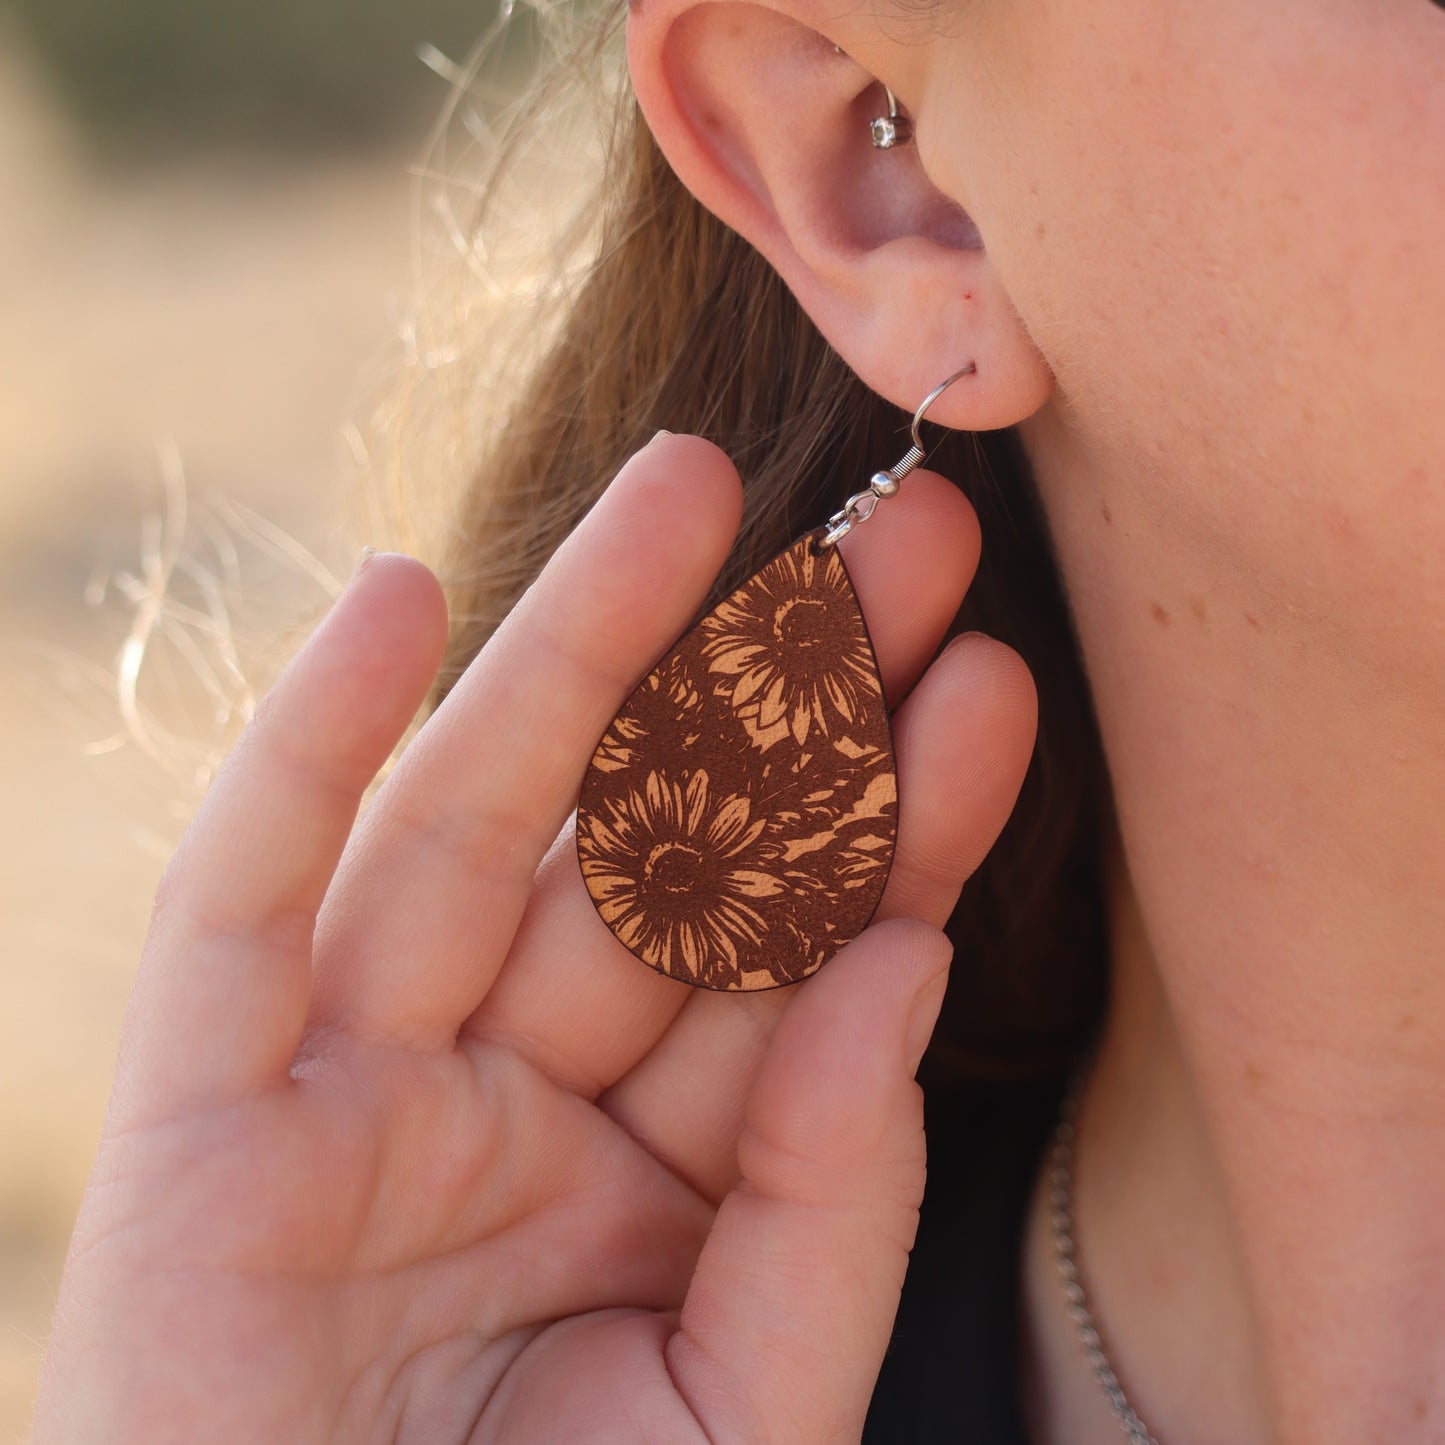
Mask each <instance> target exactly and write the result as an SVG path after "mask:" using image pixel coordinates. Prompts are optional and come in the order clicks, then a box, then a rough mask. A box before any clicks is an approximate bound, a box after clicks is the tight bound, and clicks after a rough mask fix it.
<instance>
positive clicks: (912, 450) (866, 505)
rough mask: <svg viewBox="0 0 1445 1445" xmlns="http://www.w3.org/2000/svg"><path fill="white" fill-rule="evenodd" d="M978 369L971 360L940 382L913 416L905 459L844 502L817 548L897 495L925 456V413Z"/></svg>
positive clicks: (840, 536) (838, 537) (845, 532)
mask: <svg viewBox="0 0 1445 1445" xmlns="http://www.w3.org/2000/svg"><path fill="white" fill-rule="evenodd" d="M977 370H978V363H977V362H973V361H970V362H969V363H968V365H967V366H961V367H959V369H958V370H957V371H955V372H954V373H953V375H952V376H950V377H948V378H946V379H945V380H943V381H940V382H939V383H938V385H937V386H935V387H934V388H933V390H932V391H930V392H929V393H928V395H927V396H925V397H924V398H923V401H922V403H921V404H920V405H919V408H918V410H917V411H916V412H914V413H913V424H912V426H911V427H910V433H911V435H912V437H913V445H912V446H911V447H909V449H908V450H907V451H906V452H905V453H904V454H903V456H902V458H901V459H900V460H899V461H897V462H895V463H894V464H893V465H892V466H891V467H889V468H888V470H887V471H886V472H874V473H873V475H872V476H871V477H870V478H869V479H868V486H867V487H866V488H865V489H864V490H863V491H861V492H854V494H853V495H852V496H851V497H849V498H848V500H847V501H846V502H844V503H843V506H842V508H841V509H840V510H839V511H837V512H834V513H833V515H832V516H831V517H829V518H828V521H827V525H826V526H825V527H824V528H823V529H822V532H821V533H820V535H819V537H818V541H817V546H818V547H819V548H820V549H821V548H823V547H831V546H833V544H834V543H835V542H839V541H841V540H842V539H843V538H844V537H846V536H847V535H848V533H849V532H851V531H852V530H853V528H854V527H856V526H857V525H858V524H859V523H860V522H866V521H867V520H868V518H869V517H871V516H872V515H873V513H874V512H875V511H876V510H877V508H878V503H879V502H881V501H882V500H883V498H884V497H893V496H897V495H898V485H899V483H900V482H901V481H902V480H903V478H904V477H906V476H907V475H908V473H909V472H911V471H912V470H913V469H914V468H915V467H916V466H917V465H918V464H919V463H920V462H921V461H922V460H923V457H924V449H923V438H922V437H921V436H919V434H918V428H919V426H920V424H921V423H922V421H923V414H924V412H926V411H927V410H928V408H929V407H930V406H932V405H933V403H934V402H935V401H937V400H938V398H939V397H940V396H941V395H942V394H943V393H944V392H945V391H946V390H947V389H948V388H949V387H950V386H952V385H953V383H954V382H955V381H957V380H958V378H959V377H960V376H970V375H972V374H973V373H974V372H976V371H977Z"/></svg>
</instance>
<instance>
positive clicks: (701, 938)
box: [577, 769, 786, 987]
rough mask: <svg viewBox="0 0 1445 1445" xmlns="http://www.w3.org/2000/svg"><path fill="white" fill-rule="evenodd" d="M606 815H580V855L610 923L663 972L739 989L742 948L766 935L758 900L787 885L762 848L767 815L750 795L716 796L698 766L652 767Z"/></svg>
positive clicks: (607, 804)
mask: <svg viewBox="0 0 1445 1445" xmlns="http://www.w3.org/2000/svg"><path fill="white" fill-rule="evenodd" d="M603 812H604V813H605V816H603V815H602V814H599V813H588V814H585V815H582V814H579V816H578V822H577V826H578V834H577V851H578V855H579V857H580V859H581V863H582V875H583V877H584V878H585V879H586V881H587V888H588V892H589V893H590V894H591V895H592V898H593V901H594V902H595V903H596V905H597V911H598V912H599V913H600V914H601V915H602V917H603V919H604V921H605V922H606V923H607V924H608V926H609V927H610V928H611V929H612V931H613V932H614V933H615V934H616V935H617V936H618V938H620V939H621V940H622V942H623V943H624V944H626V946H627V947H628V948H629V949H631V950H632V951H633V952H634V953H635V954H637V955H638V957H640V958H642V959H644V960H645V961H646V962H647V963H649V964H651V965H652V966H653V967H654V968H657V969H660V970H661V971H662V972H664V973H668V974H672V975H673V976H674V977H676V978H685V979H694V980H702V981H704V982H706V983H708V984H709V985H711V986H712V987H725V986H728V985H729V984H732V985H733V986H736V981H737V980H738V978H739V963H738V950H739V948H740V947H741V948H743V949H744V951H745V952H748V953H751V952H754V951H756V949H757V948H758V946H759V944H760V943H761V941H762V940H763V938H764V937H765V936H766V934H767V931H768V925H767V922H766V920H765V918H764V916H763V914H762V913H761V912H760V911H759V909H758V906H757V905H758V904H759V903H760V902H762V901H764V900H767V899H772V898H777V897H779V896H780V895H782V894H783V893H784V892H785V891H786V885H785V884H784V883H783V881H782V879H781V878H779V877H778V876H777V875H776V874H775V873H774V872H772V871H771V870H770V868H769V867H768V866H767V864H768V850H767V849H766V846H765V845H764V846H762V847H760V846H759V840H760V839H761V838H762V835H763V829H764V822H765V820H764V819H762V818H754V817H753V816H752V804H751V802H750V801H749V800H748V798H747V797H745V796H742V795H740V794H730V795H728V796H726V797H722V798H714V797H712V796H711V795H710V793H709V787H708V776H707V773H706V772H705V771H702V770H701V769H699V770H698V771H696V772H693V773H692V774H691V775H690V776H686V778H685V781H684V782H679V781H677V780H674V779H671V778H669V777H667V776H666V775H665V774H664V773H662V772H659V771H657V770H656V769H654V770H653V771H651V772H649V773H648V775H647V781H646V782H645V783H644V784H643V785H642V786H641V787H640V788H637V787H633V788H629V789H627V790H626V791H625V792H623V793H620V794H618V795H617V796H615V797H610V798H607V799H606V800H605V801H604V803H603Z"/></svg>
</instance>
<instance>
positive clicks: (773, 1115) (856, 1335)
mask: <svg viewBox="0 0 1445 1445" xmlns="http://www.w3.org/2000/svg"><path fill="white" fill-rule="evenodd" d="M950 956H951V945H950V944H949V942H948V940H947V938H945V937H944V935H943V934H942V933H940V932H939V931H938V930H937V929H936V928H932V927H929V926H928V925H926V924H923V923H919V922H916V921H914V920H911V919H894V920H890V921H887V922H883V923H878V924H875V925H874V926H873V927H871V928H869V929H867V930H866V931H865V932H864V933H863V934H861V935H860V936H859V937H858V938H857V939H855V940H854V942H852V943H851V944H849V946H848V947H847V948H845V949H843V950H842V951H841V952H840V953H839V954H838V956H837V957H836V958H835V959H833V961H832V962H831V963H829V964H828V965H827V967H826V968H824V969H823V970H822V971H821V972H820V973H818V974H817V975H816V976H814V977H813V978H811V979H809V980H808V981H807V982H806V983H804V984H802V985H800V986H799V989H798V992H797V996H796V997H795V998H794V999H793V1001H792V1002H791V1004H790V1005H789V1007H788V1009H787V1011H786V1012H785V1013H784V1015H783V1018H782V1020H781V1022H780V1023H779V1025H778V1029H777V1032H776V1034H775V1035H774V1038H773V1041H772V1044H771V1046H770V1048H769V1051H768V1054H767V1056H766V1058H765V1059H764V1061H763V1064H762V1067H761V1069H760V1070H759V1072H758V1075H757V1079H756V1082H755V1084H754V1087H753V1092H752V1095H751V1097H750V1099H749V1101H748V1109H747V1116H746V1119H745V1122H744V1125H743V1132H742V1136H741V1138H740V1140H739V1143H738V1162H739V1167H740V1171H741V1175H742V1178H741V1180H740V1182H739V1184H738V1185H737V1187H736V1188H735V1189H734V1190H733V1191H732V1193H731V1194H729V1195H728V1196H727V1198H726V1199H725V1200H724V1201H723V1203H722V1206H721V1208H720V1209H719V1211H718V1215H717V1220H716V1223H715V1224H714V1227H713V1230H712V1233H711V1235H710V1236H709V1237H708V1241H707V1244H706V1245H705V1247H704V1248H703V1251H702V1255H701V1257H700V1258H699V1261H698V1265H697V1270H696V1273H695V1274H694V1276H693V1282H692V1286H691V1288H690V1290H689V1291H688V1295H687V1300H686V1303H685V1304H684V1306H683V1310H682V1315H681V1319H680V1321H679V1326H678V1330H677V1333H676V1334H675V1335H674V1336H673V1337H672V1339H671V1340H670V1341H669V1343H668V1346H667V1351H668V1367H669V1370H670V1372H671V1375H672V1378H673V1381H674V1383H675V1384H676V1386H677V1388H678V1389H679V1391H680V1392H681V1393H682V1395H683V1396H684V1398H685V1399H686V1400H687V1402H688V1404H689V1405H690V1406H691V1408H692V1410H693V1413H694V1414H695V1415H696V1417H697V1419H698V1421H699V1423H700V1424H701V1425H702V1426H703V1429H704V1430H705V1432H706V1435H707V1438H708V1439H709V1440H711V1441H714V1442H717V1445H723V1442H731V1441H759V1440H767V1441H768V1442H770V1445H774V1442H777V1445H782V1442H793V1441H798V1442H802V1441H808V1442H811V1441H830V1442H831V1441H838V1440H857V1439H858V1438H859V1436H860V1435H861V1434H862V1430H863V1419H864V1416H865V1414H866V1413H867V1409H868V1402H869V1399H870V1398H871V1396H872V1393H873V1387H874V1384H875V1382H876V1380H877V1377H878V1371H879V1368H880V1366H881V1365H882V1362H883V1354H884V1351H885V1350H886V1349H887V1347H888V1339H889V1335H890V1333H891V1332H892V1328H893V1321H894V1316H895V1315H896V1313H897V1310H898V1299H899V1293H900V1291H901V1290H902V1287H903V1275H904V1271H905V1269H906V1267H907V1263H908V1251H909V1250H910V1249H911V1248H912V1246H913V1237H914V1233H915V1231H916V1229H917V1224H918V1206H919V1203H920V1201H921V1200H922V1197H923V1179H924V1141H923V1096H922V1092H921V1090H920V1089H919V1087H918V1085H917V1084H916V1083H914V1080H913V1075H914V1072H915V1070H916V1069H917V1067H918V1061H919V1059H920V1058H921V1057H922V1054H923V1050H924V1047H925V1045H926V1044H927V1041H928V1036H929V1034H930V1033H931V1032H932V1030H933V1024H934V1021H935V1020H936V1019H937V1017H938V1010H939V1006H940V1005H941V1003H942V1001H943V989H944V984H945V982H946V980H947V976H948V972H947V971H948V961H949V958H950Z"/></svg>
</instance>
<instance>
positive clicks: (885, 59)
mask: <svg viewBox="0 0 1445 1445" xmlns="http://www.w3.org/2000/svg"><path fill="white" fill-rule="evenodd" d="M814 9H816V10H817V11H818V13H817V14H813V13H811V12H812V11H813V10H814ZM864 20H865V17H864V13H863V12H862V11H858V12H855V13H854V15H852V16H851V17H849V18H848V19H847V20H846V21H845V20H844V19H843V18H842V17H839V16H837V15H834V16H832V17H831V18H830V17H828V16H826V15H824V14H823V13H822V9H821V6H820V5H819V3H818V0H770V3H769V4H767V5H762V4H748V3H737V0H633V6H632V9H631V11H630V13H629V16H628V22H627V57H628V65H629V67H630V69H631V73H632V82H633V87H634V89H635V91H636V93H637V98H638V102H639V104H640V105H641V107H642V112H643V115H644V117H645V118H646V120H647V123H648V125H649V127H650V128H651V130H652V133H653V135H654V136H655V137H656V139H657V143H658V145H659V146H660V147H661V148H662V151H663V154H664V155H665V156H666V157H667V160H668V162H669V164H670V165H671V166H672V168H673V170H674V171H676V173H677V175H678V178H679V179H680V180H681V181H682V183H683V185H685V186H686V187H687V188H688V190H689V191H691V192H692V194H693V195H694V196H696V197H697V199H698V201H699V202H700V203H701V204H702V205H704V206H705V207H706V208H707V209H708V210H709V211H711V212H712V213H713V214H714V215H716V216H717V217H718V218H719V219H720V220H722V221H723V222H724V223H725V224H726V225H728V226H730V227H731V228H732V229H733V230H735V231H737V232H738V233H739V234H740V235H741V236H743V237H744V238H745V239H746V240H748V241H749V242H750V243H751V244H752V245H754V246H755V247H756V248H757V249H758V250H759V251H760V252H761V253H762V255H763V256H764V257H765V258H766V259H767V260H768V261H769V262H770V263H771V264H772V266H773V267H774V269H775V270H776V271H777V272H778V274H779V275H780V276H781V277H782V279H783V281H784V283H785V284H786V285H787V286H788V288H789V289H790V290H791V291H792V293H793V295H794V296H795V297H796V298H797V300H798V303H799V304H800V305H801V306H802V307H803V309H804V310H805V311H807V313H808V315H809V316H810V317H811V318H812V319H813V322H814V324H815V325H816V326H817V327H818V329H819V331H821V332H822V334H823V335H824V336H825V337H826V338H827V340H828V342H829V343H830V344H831V345H832V346H833V348H834V349H835V350H836V351H837V352H838V353H839V355H840V356H842V358H843V359H844V360H845V361H846V362H847V363H848V365H849V366H850V367H852V369H853V370H854V371H855V372H857V374H858V375H859V376H860V377H861V378H862V380H863V381H864V382H865V384H866V385H868V386H869V387H870V388H872V390H874V391H876V392H877V393H878V394H879V395H880V396H884V397H886V398H887V399H888V400H890V401H892V402H894V403H895V404H896V405H898V406H900V407H902V408H904V409H905V410H908V411H912V410H913V409H914V408H915V407H916V406H917V405H918V404H919V402H920V401H921V400H922V399H923V397H924V396H926V395H927V394H928V392H929V391H931V390H932V389H933V388H934V387H935V386H936V385H937V384H938V383H939V382H940V381H941V380H942V379H943V378H944V377H945V376H947V375H949V374H950V373H951V372H953V371H955V370H957V369H958V368H959V367H960V366H962V365H964V364H965V363H966V362H968V361H973V362H974V363H975V364H976V366H977V368H978V369H977V372H976V373H975V374H974V375H972V376H968V377H965V378H963V379H962V380H961V381H959V382H958V383H957V384H956V385H954V386H951V387H950V388H949V389H948V390H947V391H946V392H944V394H943V395H942V396H941V397H940V398H939V400H938V401H937V402H936V403H935V405H934V407H933V408H932V410H931V412H930V415H931V416H932V417H933V418H934V419H935V420H937V421H941V422H943V423H944V424H945V425H948V426H951V427H956V428H963V429H968V430H975V431H985V430H989V429H992V428H995V427H1003V426H1010V425H1012V424H1013V423H1014V422H1017V421H1020V420H1022V419H1023V418H1024V417H1027V416H1030V415H1031V414H1032V413H1033V412H1034V411H1036V410H1037V409H1038V408H1039V406H1041V405H1042V404H1043V402H1044V401H1045V400H1046V398H1047V397H1048V396H1049V394H1050V393H1051V391H1052V388H1053V377H1052V374H1051V373H1050V371H1049V368H1048V366H1047V364H1046V363H1045V361H1044V359H1043V357H1042V355H1041V354H1040V353H1039V351H1038V349H1037V348H1036V347H1035V346H1034V344H1033V342H1032V340H1031V339H1030V337H1029V335H1028V333H1027V331H1026V330H1025V329H1024V326H1023V323H1022V322H1021V321H1020V319H1019V316H1018V313H1017V312H1016V311H1015V309H1014V307H1013V304H1012V302H1011V301H1010V299H1009V297H1008V295H1007V293H1006V292H1005V291H1004V290H1003V287H1002V286H1001V284H1000V283H999V280H998V277H997V275H996V274H995V272H994V269H993V267H992V266H991V265H990V263H989V258H988V253H987V251H986V249H985V247H984V239H985V238H984V237H981V236H980V233H979V228H978V227H977V226H976V225H975V224H974V222H973V220H972V219H971V218H970V216H969V215H968V213H967V212H966V211H965V210H964V209H963V207H962V205H961V204H960V203H959V201H958V199H957V198H955V197H953V196H950V195H947V194H945V193H944V192H943V191H942V190H941V189H939V187H938V186H937V185H936V184H935V183H934V181H933V180H932V179H930V175H929V168H928V165H927V159H926V158H927V156H928V154H929V152H930V142H932V144H933V145H935V146H938V145H945V144H955V145H956V144H964V145H966V144H967V141H966V138H965V139H963V140H962V141H960V140H959V139H958V138H957V137H955V136H952V135H950V134H947V133H946V132H947V131H948V129H949V127H947V126H945V125H942V124H931V122H934V121H939V120H941V117H938V116H934V115H930V113H929V108H928V104H927V101H926V100H924V101H923V102H922V103H921V105H920V108H918V109H913V108H912V107H910V105H909V103H908V97H909V95H910V94H912V95H916V96H919V97H926V96H927V94H928V92H929V86H928V84H927V79H928V75H927V70H928V65H929V59H928V47H926V46H924V45H920V44H918V43H917V42H916V41H915V42H912V43H909V42H900V41H890V40H889V39H888V38H887V37H886V36H885V35H884V34H883V33H882V32H881V31H880V30H878V29H877V28H876V27H875V28H874V29H873V30H872V31H871V32H870V33H869V34H868V35H867V38H866V39H863V38H860V36H859V35H858V33H857V32H858V31H859V29H860V26H861V25H862V24H863V23H864ZM813 21H816V22H817V24H818V25H820V26H823V27H826V28H827V29H829V30H830V31H834V32H837V31H838V30H839V27H840V26H843V25H844V24H846V25H848V26H849V27H850V36H851V38H852V39H853V40H854V41H855V42H856V44H855V46H854V47H853V53H855V54H859V55H862V54H864V53H865V52H866V54H867V57H868V59H869V62H870V63H871V64H872V65H874V66H877V67H879V69H887V70H888V71H889V72H890V75H891V77H892V78H890V80H889V82H888V83H889V84H890V85H893V86H894V91H895V95H896V96H897V100H898V105H899V109H900V111H901V112H902V113H903V114H905V115H907V116H908V118H909V119H910V120H911V121H912V124H913V126H914V128H915V136H914V139H913V140H911V141H908V142H906V143H904V144H902V145H899V146H895V147H893V148H891V149H886V150H885V149H878V148H876V147H875V146H874V145H873V144H872V141H871V139H870V133H869V121H870V120H871V119H872V118H873V117H874V116H883V115H886V114H887V113H888V106H887V98H886V95H885V93H884V89H883V82H882V80H881V78H879V77H878V72H877V71H870V70H868V69H865V68H864V66H863V65H862V64H860V63H859V62H858V61H856V60H854V59H852V58H851V55H850V54H849V53H843V54H840V53H838V51H837V50H836V49H835V48H834V40H835V38H836V39H838V40H840V41H841V40H843V39H844V36H843V35H842V34H841V33H838V34H836V35H834V34H824V33H820V30H819V29H817V28H815V26H814V24H812V23H810V22H813ZM900 86H901V87H902V88H901V89H900V88H899V87H900Z"/></svg>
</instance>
